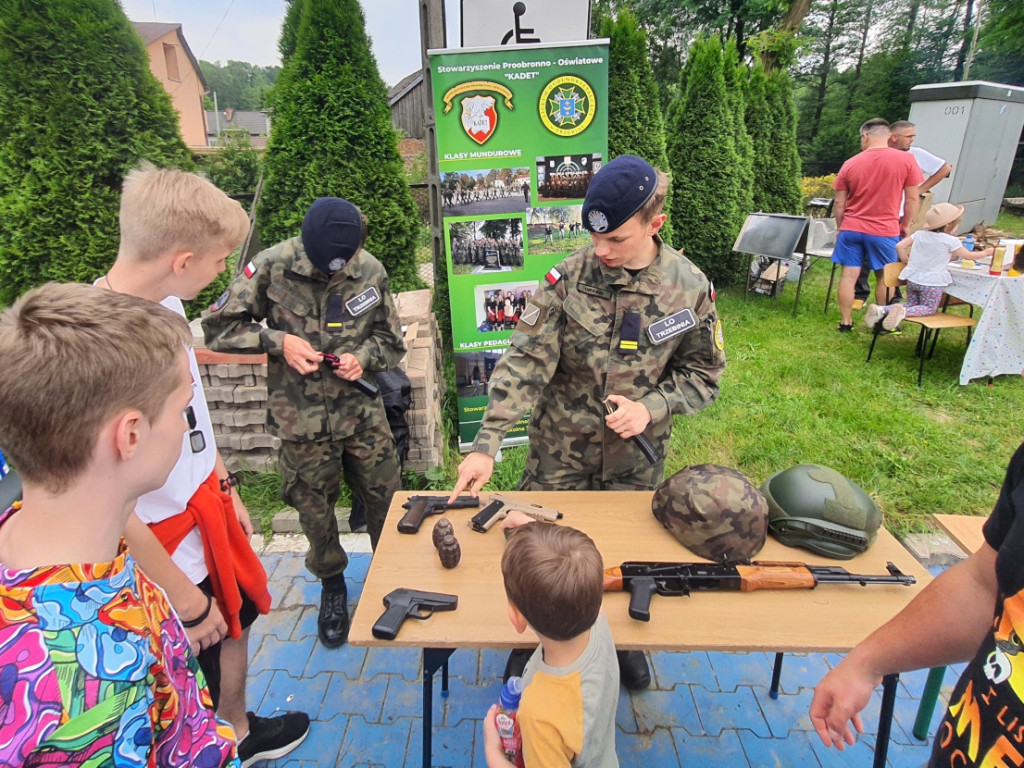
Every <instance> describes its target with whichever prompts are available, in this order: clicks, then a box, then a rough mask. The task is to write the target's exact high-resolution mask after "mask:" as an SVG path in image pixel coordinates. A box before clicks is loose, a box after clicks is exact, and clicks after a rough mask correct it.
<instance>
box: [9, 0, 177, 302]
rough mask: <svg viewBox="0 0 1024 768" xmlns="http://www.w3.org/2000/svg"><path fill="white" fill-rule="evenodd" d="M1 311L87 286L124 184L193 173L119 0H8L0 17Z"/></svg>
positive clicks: (114, 232)
mask: <svg viewBox="0 0 1024 768" xmlns="http://www.w3.org/2000/svg"><path fill="white" fill-rule="evenodd" d="M0 84H2V85H0V303H2V304H9V303H10V302H12V301H13V300H14V299H15V298H17V297H18V296H19V295H20V294H21V293H23V292H24V291H25V290H27V289H28V288H31V287H33V286H35V285H38V284H40V283H43V282H46V281H48V280H62V281H76V282H89V281H92V280H94V279H95V278H97V277H98V276H100V275H101V274H103V272H105V271H106V268H107V267H108V266H109V265H110V264H111V263H112V262H113V260H114V257H115V256H116V255H117V244H118V221H117V217H118V208H119V205H120V199H121V181H122V179H123V178H124V176H125V174H126V173H127V172H128V171H129V170H130V169H131V168H132V167H133V166H134V165H135V164H136V163H138V161H139V160H140V159H141V158H147V159H149V160H152V161H153V162H154V163H156V164H158V165H177V166H179V167H186V168H190V167H191V157H190V155H189V153H188V150H187V149H186V147H185V144H184V142H183V141H182V139H181V135H180V133H179V130H178V115H177V113H176V112H175V110H174V107H173V106H172V105H171V101H170V98H169V97H168V95H167V93H166V92H165V91H164V89H163V87H162V86H161V85H160V83H158V82H157V80H156V78H154V77H153V75H152V73H151V72H150V69H149V59H148V58H147V56H146V51H145V49H144V48H143V45H142V40H141V39H140V38H139V36H138V35H137V34H136V33H135V30H134V29H133V28H132V26H131V23H130V22H129V21H128V19H127V18H126V17H125V15H124V11H122V10H121V7H120V5H119V4H118V3H117V2H116V0H50V1H49V2H46V3H40V2H35V1H34V0H8V2H6V3H5V6H4V12H3V13H2V14H0Z"/></svg>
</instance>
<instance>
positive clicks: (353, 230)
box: [302, 197, 363, 275]
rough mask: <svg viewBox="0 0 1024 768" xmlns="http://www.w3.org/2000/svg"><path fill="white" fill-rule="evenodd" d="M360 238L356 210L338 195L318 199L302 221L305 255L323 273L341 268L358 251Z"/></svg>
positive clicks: (358, 219) (359, 219)
mask: <svg viewBox="0 0 1024 768" xmlns="http://www.w3.org/2000/svg"><path fill="white" fill-rule="evenodd" d="M362 239H363V221H362V219H361V218H360V216H359V209H358V208H356V207H355V206H354V205H353V204H352V203H350V202H349V201H348V200H343V199H342V198H340V197H321V198H318V199H317V200H315V201H314V202H313V204H312V205H311V206H310V207H309V211H307V212H306V218H304V219H303V220H302V245H303V247H304V248H305V249H306V256H307V257H309V260H310V261H311V262H313V266H314V267H316V268H317V269H319V270H320V271H321V272H323V273H324V274H325V275H333V274H334V273H335V272H337V271H338V270H339V269H343V268H344V267H345V265H346V264H348V262H349V260H350V259H351V258H352V257H353V256H355V254H356V251H358V250H359V244H360V242H361V241H362Z"/></svg>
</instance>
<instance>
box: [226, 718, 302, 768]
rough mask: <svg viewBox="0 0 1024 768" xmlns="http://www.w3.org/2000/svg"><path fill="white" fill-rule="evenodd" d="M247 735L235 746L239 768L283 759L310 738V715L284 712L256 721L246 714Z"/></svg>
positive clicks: (247, 767) (256, 719)
mask: <svg viewBox="0 0 1024 768" xmlns="http://www.w3.org/2000/svg"><path fill="white" fill-rule="evenodd" d="M246 715H247V716H248V718H249V734H248V735H247V736H246V737H245V738H244V739H242V740H241V741H240V742H238V759H239V761H240V762H241V763H242V768H249V766H250V765H252V764H253V763H258V762H259V761H261V760H277V759H278V758H280V757H284V756H285V755H287V754H288V753H289V752H291V751H292V750H293V749H295V748H296V747H297V746H299V744H301V743H302V742H303V741H304V740H305V738H306V736H308V735H309V715H307V714H306V713H305V712H285V713H284V714H281V715H275V716H274V717H259V716H258V715H256V714H254V713H253V712H246Z"/></svg>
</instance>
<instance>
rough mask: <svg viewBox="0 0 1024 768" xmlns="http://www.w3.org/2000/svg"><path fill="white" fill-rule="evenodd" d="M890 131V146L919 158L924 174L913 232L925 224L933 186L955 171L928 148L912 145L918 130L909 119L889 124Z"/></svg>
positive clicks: (912, 226)
mask: <svg viewBox="0 0 1024 768" xmlns="http://www.w3.org/2000/svg"><path fill="white" fill-rule="evenodd" d="M889 131H890V133H889V146H890V147H893V148H894V149H899V150H901V151H903V152H910V154H912V155H913V156H914V159H915V160H917V165H918V167H919V168H920V169H921V173H922V174H923V175H924V181H923V182H921V186H919V187H918V191H920V193H921V207H920V208H918V209H917V216H915V217H914V221H913V222H912V223H911V225H910V232H909V233H908V234H913V233H914V232H916V231H917V230H919V229H920V228H921V227H922V226H923V224H924V217H925V214H927V213H928V209H929V208H930V207H931V204H932V194H931V189H932V187H934V186H935V185H936V184H938V183H939V182H940V181H942V180H943V179H944V178H946V177H947V176H949V174H950V173H952V172H953V166H952V165H950V164H949V163H947V162H946V161H945V160H943V159H942V158H941V157H938V156H937V155H933V154H932V153H931V152H929V151H928V150H927V149H921V148H920V147H914V146H911V145H912V144H913V143H914V140H915V139H917V130H916V129H915V127H914V124H913V123H912V122H910V121H909V120H897V121H896V122H895V123H893V124H892V125H891V126H889Z"/></svg>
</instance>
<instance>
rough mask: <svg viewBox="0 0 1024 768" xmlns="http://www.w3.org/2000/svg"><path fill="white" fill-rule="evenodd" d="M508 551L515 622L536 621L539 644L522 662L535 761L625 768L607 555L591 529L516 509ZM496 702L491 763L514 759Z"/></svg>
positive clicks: (488, 729)
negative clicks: (607, 606) (607, 601)
mask: <svg viewBox="0 0 1024 768" xmlns="http://www.w3.org/2000/svg"><path fill="white" fill-rule="evenodd" d="M503 527H505V528H513V529H514V531H513V533H512V534H511V535H510V536H509V540H508V543H507V544H506V545H505V552H504V554H503V556H502V558H501V573H502V576H503V578H504V581H505V594H506V596H507V597H508V614H509V619H510V620H511V622H512V626H514V627H515V628H516V631H517V632H519V633H523V632H525V631H526V628H527V627H530V628H532V629H533V630H534V632H536V633H537V637H538V638H539V639H540V646H539V647H538V648H537V650H536V651H535V652H534V653H533V656H531V657H530V660H529V661H528V662H527V664H526V670H525V671H524V672H523V680H522V683H523V689H522V696H521V699H520V702H519V708H518V710H517V712H516V719H517V721H518V723H519V727H520V732H521V734H522V757H523V764H524V765H525V766H526V768H540V767H542V766H543V768H549V767H550V766H569V765H573V766H577V768H584V767H585V768H617V767H618V764H619V761H618V757H617V756H616V754H615V708H616V704H617V702H618V698H619V667H618V661H617V659H616V656H615V643H614V641H613V640H612V634H611V630H610V629H609V627H608V620H607V618H606V617H605V616H604V615H603V613H602V612H601V600H602V597H603V585H604V565H603V562H602V560H601V553H600V552H598V551H597V547H596V546H595V545H594V542H593V540H591V538H590V537H589V536H587V535H586V534H585V533H583V532H581V531H578V530H576V529H575V528H569V527H567V526H563V525H553V524H551V523H542V522H534V521H532V520H531V518H529V517H527V516H526V515H523V514H522V513H518V512H512V513H510V514H509V516H508V518H506V520H505V521H504V523H503ZM498 710H499V707H498V705H497V704H495V705H494V706H493V707H491V709H490V710H489V711H488V713H487V717H486V718H484V740H485V750H486V757H487V765H488V768H499V767H500V768H508V767H509V766H514V765H515V764H514V763H511V762H509V760H508V759H507V757H506V755H505V753H504V750H503V749H502V742H501V737H500V736H499V734H498V728H497V724H496V721H495V720H496V716H497V714H498Z"/></svg>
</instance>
